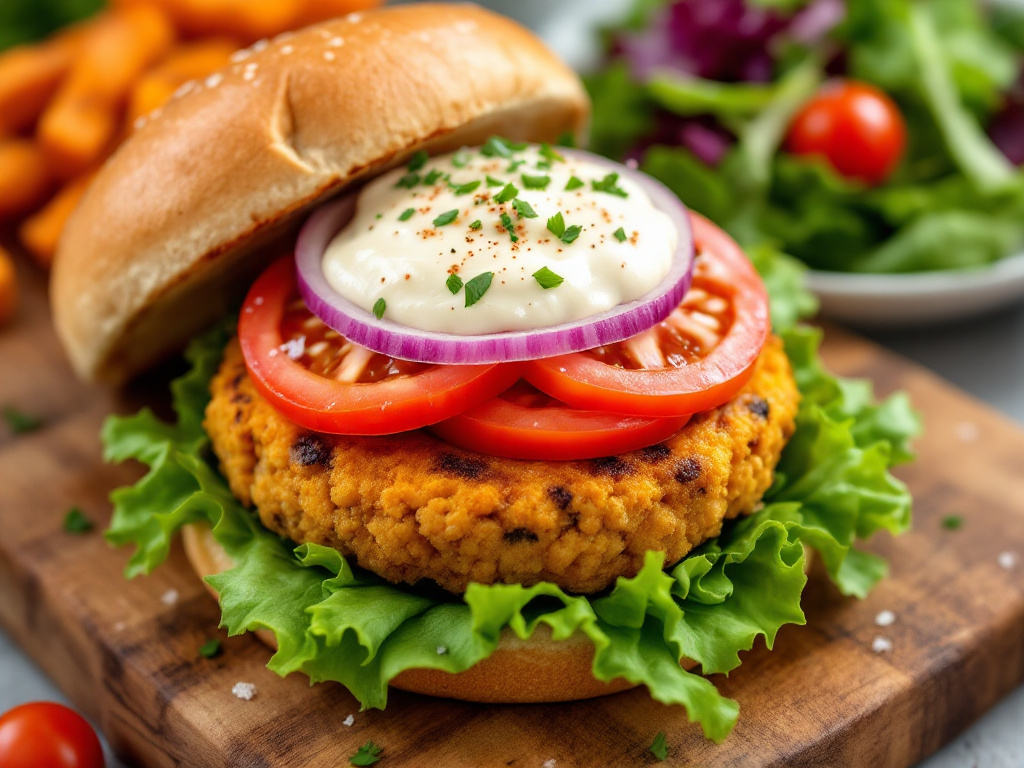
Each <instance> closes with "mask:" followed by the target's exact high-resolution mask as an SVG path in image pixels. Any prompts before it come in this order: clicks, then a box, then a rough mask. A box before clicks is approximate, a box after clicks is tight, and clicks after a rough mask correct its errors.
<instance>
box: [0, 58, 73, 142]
mask: <svg viewBox="0 0 1024 768" xmlns="http://www.w3.org/2000/svg"><path fill="white" fill-rule="evenodd" d="M70 67H71V49H70V48H69V47H68V46H63V45H41V46H27V45H26V46H20V47H18V48H13V49H11V50H9V51H7V52H6V53H4V54H3V55H2V56H0V130H3V131H5V132H10V133H14V132H16V131H22V130H25V129H26V128H29V127H31V125H32V124H33V123H34V122H35V121H36V120H37V119H38V118H39V115H41V114H42V113H43V110H44V109H45V108H46V105H47V103H48V102H49V101H50V98H51V97H52V96H53V94H54V93H56V91H57V88H59V87H60V84H61V81H62V80H63V79H64V75H66V74H67V71H68V69H69V68H70Z"/></svg>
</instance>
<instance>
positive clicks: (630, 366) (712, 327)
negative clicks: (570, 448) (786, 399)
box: [523, 214, 769, 418]
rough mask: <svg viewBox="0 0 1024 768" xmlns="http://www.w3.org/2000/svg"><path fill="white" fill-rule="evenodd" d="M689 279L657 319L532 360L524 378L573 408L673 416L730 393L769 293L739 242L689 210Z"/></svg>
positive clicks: (755, 351)
mask: <svg viewBox="0 0 1024 768" xmlns="http://www.w3.org/2000/svg"><path fill="white" fill-rule="evenodd" d="M691 221H692V224H693V230H694V239H695V241H696V246H697V262H696V265H695V267H694V278H693V286H692V287H691V289H690V290H689V292H687V294H686V296H685V297H683V302H682V304H680V306H679V308H678V309H676V311H675V312H673V313H672V315H670V316H669V318H668V319H666V320H665V321H664V322H662V323H659V324H658V325H656V326H654V327H653V328H651V329H649V330H647V331H644V332H643V333H641V334H639V335H637V336H634V337H632V338H629V339H626V340H625V341H620V342H618V343H616V344H610V345H608V346H606V347H599V348H597V349H592V350H589V351H587V352H578V353H575V354H571V355H562V356H560V357H552V358H546V359H543V360H532V361H530V362H529V363H527V364H526V367H525V368H524V369H523V375H524V377H525V378H526V380H527V381H529V382H530V383H531V384H533V385H534V386H535V387H537V388H538V389H540V390H541V391H543V392H546V393H547V394H549V395H551V396H552V397H554V398H557V399H558V400H561V401H562V402H565V403H568V404H569V405H571V406H573V407H575V408H582V409H587V410H597V411H607V412H611V413H628V414H633V415H636V416H653V417H661V418H666V417H673V416H681V415H684V414H692V413H698V412H700V411H706V410H708V409H710V408H715V407H717V406H719V405H721V404H722V403H724V402H727V401H728V400H730V399H731V398H732V397H733V395H735V394H736V392H738V391H739V390H740V388H741V387H742V386H743V385H744V384H745V383H746V382H747V380H748V379H749V378H750V376H751V374H752V373H753V367H754V363H755V362H756V361H757V358H758V356H759V355H760V354H761V349H762V348H763V347H764V343H765V340H766V339H767V337H768V329H769V317H768V294H767V291H766V290H765V287H764V283H763V282H761V278H760V276H759V275H758V274H757V271H756V270H755V269H754V267H753V265H752V264H751V263H750V261H749V260H748V259H747V257H746V256H745V255H744V254H743V252H742V251H741V250H740V247H739V246H738V245H736V243H735V242H734V241H733V240H732V239H731V238H730V237H729V236H728V235H727V234H725V233H724V232H723V231H722V230H721V229H719V228H718V227H716V226H715V225H714V224H712V223H711V222H709V221H708V220H707V219H705V218H703V217H701V216H698V215H696V214H691Z"/></svg>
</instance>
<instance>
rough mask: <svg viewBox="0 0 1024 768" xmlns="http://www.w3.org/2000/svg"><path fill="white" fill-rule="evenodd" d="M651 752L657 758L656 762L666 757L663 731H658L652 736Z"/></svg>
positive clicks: (666, 745)
mask: <svg viewBox="0 0 1024 768" xmlns="http://www.w3.org/2000/svg"><path fill="white" fill-rule="evenodd" d="M650 749H651V754H652V755H654V756H655V757H656V758H658V762H659V763H660V762H663V761H664V760H665V758H667V757H668V742H667V741H666V740H665V732H664V731H658V735H657V736H655V737H654V741H652V742H651V747H650Z"/></svg>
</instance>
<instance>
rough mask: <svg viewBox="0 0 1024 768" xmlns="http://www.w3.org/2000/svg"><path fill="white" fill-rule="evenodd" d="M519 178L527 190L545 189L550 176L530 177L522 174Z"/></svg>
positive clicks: (549, 181)
mask: <svg viewBox="0 0 1024 768" xmlns="http://www.w3.org/2000/svg"><path fill="white" fill-rule="evenodd" d="M521 178H522V180H523V186H524V187H526V188H527V189H547V188H548V184H550V183H551V177H550V176H532V175H530V174H529V173H524V174H523V175H522V176H521Z"/></svg>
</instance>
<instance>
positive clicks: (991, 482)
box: [0, 273, 1024, 768]
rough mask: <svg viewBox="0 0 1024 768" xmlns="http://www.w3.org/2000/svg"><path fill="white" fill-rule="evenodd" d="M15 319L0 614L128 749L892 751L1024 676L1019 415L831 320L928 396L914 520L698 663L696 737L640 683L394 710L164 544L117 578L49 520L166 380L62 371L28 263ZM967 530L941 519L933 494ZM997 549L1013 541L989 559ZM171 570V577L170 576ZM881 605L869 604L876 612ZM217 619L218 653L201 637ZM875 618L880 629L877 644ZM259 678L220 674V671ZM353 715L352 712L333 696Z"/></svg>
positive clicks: (301, 757) (830, 345)
mask: <svg viewBox="0 0 1024 768" xmlns="http://www.w3.org/2000/svg"><path fill="white" fill-rule="evenodd" d="M25 278H26V279H25V280H23V285H26V286H27V287H28V288H29V290H28V296H26V297H25V298H26V301H25V302H24V306H23V309H22V312H21V314H20V317H19V319H18V322H17V324H16V325H15V326H14V327H12V328H9V329H7V330H4V331H3V332H0V405H15V406H17V407H18V408H21V409H23V410H25V411H26V412H30V413H32V414H36V415H39V416H42V417H43V418H45V419H46V426H45V427H44V428H43V429H41V430H39V431H37V432H34V433H32V434H28V435H23V436H20V437H14V436H12V435H10V434H9V433H8V432H6V431H4V430H3V428H2V427H0V531H2V534H0V623H2V624H3V626H4V628H5V629H6V630H7V631H8V632H9V633H10V634H11V635H12V636H13V637H14V638H15V639H16V640H17V641H18V642H19V643H20V644H21V645H22V646H23V647H24V648H25V650H26V651H27V652H28V653H29V654H30V655H31V656H32V657H33V658H34V659H35V660H36V661H37V662H38V663H39V664H40V665H41V666H42V668H43V669H44V670H45V671H46V672H47V673H48V674H49V675H50V676H51V677H52V678H53V679H54V680H55V681H56V682H57V683H58V685H60V686H61V688H63V689H64V690H65V691H66V693H67V694H68V696H69V697H70V698H71V700H72V701H73V702H74V703H75V704H76V705H77V706H78V707H80V708H81V709H82V710H84V711H85V712H87V713H88V714H89V715H90V716H92V717H94V718H95V719H96V720H97V721H98V722H99V723H100V724H101V726H102V728H103V730H104V731H105V732H106V734H107V736H108V737H109V738H110V741H111V743H112V745H113V747H114V749H115V750H117V751H118V752H119V753H120V754H121V755H123V756H124V758H125V759H126V760H127V761H128V762H129V763H132V764H137V765H139V766H146V767H147V768H148V767H150V766H153V767H156V766H178V765H182V766H243V767H245V768H258V767H259V766H321V765H322V766H342V765H347V764H348V756H349V755H351V754H352V753H353V752H354V751H355V749H356V748H357V747H358V746H359V745H361V744H363V743H365V742H366V741H368V740H373V741H374V742H376V743H377V744H379V745H381V746H383V748H384V759H383V760H382V762H381V763H380V764H379V765H380V766H381V768H390V767H391V766H490V765H495V766H516V767H517V768H519V767H527V768H532V767H534V766H536V767H537V768H539V767H540V766H541V765H543V764H544V763H545V762H546V761H548V760H552V759H553V760H555V761H556V763H555V764H556V765H557V768H569V767H570V766H620V765H621V766H634V765H648V764H653V763H654V758H653V757H652V756H651V754H650V753H649V752H648V751H647V748H648V746H649V745H650V743H651V740H652V739H653V737H654V735H655V734H656V733H657V732H658V731H659V730H663V731H665V733H666V735H667V737H668V743H669V745H670V755H669V760H668V761H667V764H669V765H678V766H745V767H748V768H749V767H754V768H767V767H768V766H780V767H781V766H815V768H820V767H821V766H877V767H879V768H883V767H891V768H903V767H904V766H909V765H912V764H913V763H915V762H917V761H918V760H920V759H921V758H923V757H925V756H926V755H928V754H930V753H931V752H933V751H934V750H936V749H937V748H938V747H939V746H940V745H942V744H943V743H944V742H945V741H947V740H948V739H950V738H951V737H952V736H953V735H955V734H956V733H957V732H959V731H960V730H962V729H963V728H964V727H966V726H967V725H968V724H969V723H970V722H971V721H972V720H974V719H975V718H977V717H978V716H979V715H980V714H981V713H983V712H984V711H985V710H986V709H988V708H989V707H990V706H991V705H992V704H993V703H995V701H996V700H998V699H999V698H1000V697H1001V696H1003V695H1004V694H1006V693H1007V692H1008V691H1010V690H1011V689H1012V688H1013V687H1014V686H1015V685H1017V684H1018V683H1019V682H1020V681H1021V679H1022V678H1024V471H1022V470H1024V458H1022V457H1024V433H1022V432H1021V431H1019V430H1018V429H1016V428H1015V427H1013V426H1011V425H1010V424H1009V423H1007V421H1006V420H1004V419H1003V418H1002V417H1000V416H999V415H998V414H996V413H994V412H993V411H991V410H989V409H987V408H986V407H984V406H982V405H980V404H978V403H976V402H974V401H972V400H971V399H969V398H968V397H967V396H965V395H963V394H962V393H960V392H957V391H956V390H954V389H952V388H951V387H949V386H948V385H946V384H944V383H943V382H941V381H939V380H938V379H936V378H935V377H934V376H932V375H930V374H928V373H927V372H925V371H923V370H921V369H919V368H916V367H914V366H912V365H910V364H909V363H907V362H905V361H903V360H900V359H897V358H895V357H893V356H891V355H889V354H886V353H885V352H883V351H881V350H880V349H878V348H877V347H874V346H871V345H870V344H868V343H866V342H864V341H862V340H860V339H857V338H854V337H851V336H849V335H846V334H844V333H842V332H839V331H832V330H830V332H829V337H828V341H827V345H826V350H825V351H826V358H827V360H828V362H829V364H830V366H831V367H832V368H833V369H834V370H836V371H838V372H841V373H844V374H852V375H859V376H869V377H871V378H873V379H875V381H876V382H877V384H878V386H879V389H880V391H881V392H883V393H885V392H889V391H892V390H893V389H896V388H906V389H908V390H910V392H911V395H912V397H913V399H914V402H915V405H916V406H917V407H918V408H919V409H920V410H921V411H923V413H924V414H925V420H926V428H927V435H926V437H925V438H924V439H923V440H921V441H920V442H919V444H918V449H919V453H920V458H919V460H918V462H917V463H916V464H914V465H913V466H911V467H909V468H907V469H904V470H902V471H901V473H900V474H901V475H902V477H903V478H904V479H905V480H906V481H907V482H908V483H909V484H910V486H911V488H912V489H913V492H914V495H915V498H916V509H915V519H916V521H915V529H914V531H913V532H912V533H910V534H909V535H907V536H903V537H901V538H899V539H892V538H889V537H885V536H883V537H879V538H878V539H876V540H875V541H874V542H872V544H871V546H870V549H871V550H872V551H875V552H878V553H881V554H882V555H884V556H886V557H887V558H889V560H890V561H891V563H892V576H891V578H889V579H888V580H886V581H885V582H883V583H882V584H881V585H880V586H879V587H878V588H877V589H876V590H875V591H874V593H872V595H871V596H870V597H869V598H868V599H867V600H864V601H856V600H847V599H844V598H842V597H840V596H839V595H838V593H837V592H836V591H835V590H834V588H832V587H831V586H830V585H829V584H828V583H827V582H826V581H825V580H824V579H822V578H821V577H820V576H813V575H812V579H811V583H810V584H809V586H808V590H807V593H806V598H805V608H806V611H807V617H808V626H806V627H787V628H785V629H783V630H782V632H781V633H780V634H779V637H778V641H777V644H776V647H775V650H774V651H773V652H771V653H768V652H766V651H765V650H764V648H763V647H758V648H756V649H755V650H754V651H752V652H750V653H748V654H746V657H745V660H744V663H743V666H742V667H741V668H740V669H739V670H737V671H736V672H734V673H733V674H732V675H731V676H730V677H729V678H725V677H723V676H717V677H715V678H713V679H714V682H715V683H716V684H717V685H718V686H719V688H720V689H721V690H722V692H723V693H725V694H726V695H728V696H732V697H734V698H736V699H737V700H738V701H739V702H740V706H741V715H740V722H739V725H738V726H737V728H736V730H735V732H734V733H733V734H732V736H730V737H729V739H728V740H727V741H726V742H725V743H724V744H723V745H721V746H715V745H714V744H711V743H709V742H706V741H704V740H703V738H702V737H701V735H700V731H699V728H697V727H696V726H694V725H692V724H689V723H688V722H687V719H686V714H685V712H684V711H683V710H682V709H680V708H673V707H666V706H663V705H660V704H657V703H655V702H653V701H651V700H650V698H648V696H647V694H646V693H645V692H644V691H643V689H640V690H636V691H631V692H627V693H622V694H617V695H614V696H609V697H605V698H603V699H596V700H592V701H586V702H577V703H572V704H558V705H519V706H481V705H476V704H466V703H461V702H454V701H447V700H439V699H429V698H425V697H422V696H416V695H413V694H405V693H401V692H397V691H395V692H393V693H392V696H391V701H390V703H389V706H388V709H387V711H384V712H380V711H368V712H364V713H359V712H358V706H357V704H356V703H355V701H354V700H353V699H352V697H351V696H349V695H348V694H347V693H346V692H345V691H344V690H343V689H342V688H341V687H340V686H336V685H318V686H314V687H310V686H309V685H308V682H307V680H306V678H304V677H302V676H298V675H295V676H292V677H290V678H287V679H280V678H278V677H276V676H275V675H274V674H272V673H271V672H269V671H267V670H266V669H265V668H264V665H265V663H266V661H267V659H268V657H269V652H268V651H267V650H266V649H265V648H264V647H263V646H262V645H260V644H259V643H258V642H256V641H255V640H254V639H252V638H251V637H248V636H243V637H238V638H231V639H226V638H223V633H221V632H218V630H217V622H218V610H217V608H216V606H215V604H214V603H213V602H212V601H211V600H210V598H209V597H208V596H207V594H206V593H205V592H204V591H203V589H202V587H201V586H200V584H199V582H198V581H197V580H196V579H195V578H194V577H193V576H192V575H191V572H190V570H189V568H188V566H187V564H186V563H185V561H184V558H183V556H182V553H181V551H180V548H176V549H175V551H174V552H173V554H172V557H171V559H170V561H169V562H168V563H167V564H166V565H165V566H164V567H162V568H160V569H159V570H158V571H157V572H156V573H154V574H153V575H152V576H149V577H145V578H140V579H136V580H134V581H132V582H125V581H124V580H123V579H122V576H121V571H122V568H123V567H124V564H125V561H126V559H127V556H128V553H127V552H126V551H118V550H112V549H110V548H109V547H108V546H107V545H106V544H105V543H104V541H103V539H102V537H101V536H100V534H99V532H98V530H99V528H98V529H97V531H94V532H92V533H89V534H86V535H77V536H76V535H72V534H69V533H66V532H64V531H63V530H62V526H61V523H62V520H63V517H64V514H65V512H66V511H67V510H68V508H70V507H72V506H78V507H80V508H81V509H82V510H83V511H84V512H85V513H86V514H87V516H88V517H90V518H91V519H92V520H93V521H95V522H96V523H97V525H98V527H102V526H103V525H104V524H105V523H106V520H107V517H108V515H109V504H108V502H107V494H108V493H109V491H110V490H111V489H112V488H114V487H116V486H118V485H122V484H124V483H129V482H133V481H134V480H135V479H136V478H137V477H138V476H139V474H140V472H141V469H140V468H139V467H110V466H106V465H104V464H103V463H102V462H101V460H100V446H99V441H98V437H97V434H98V431H99V427H100V423H101V421H102V420H103V418H104V416H105V415H106V414H107V413H109V412H110V411H111V410H120V411H129V410H132V409H134V408H135V407H136V406H137V405H138V403H139V402H140V401H141V400H148V399H151V397H152V395H153V393H154V392H157V391H159V390H160V388H161V387H163V386H164V384H165V378H166V373H167V372H165V377H164V378H161V377H159V376H156V377H154V379H153V380H151V381H150V382H149V385H148V389H147V387H146V386H142V387H140V388H138V389H136V390H133V391H132V392H131V393H128V394H126V395H120V396H117V397H116V398H115V396H114V395H112V394H110V393H108V392H105V391H103V390H101V389H97V388H88V387H84V386H82V385H81V384H79V383H78V382H76V381H75V380H74V378H73V376H72V374H71V371H70V369H69V367H68V365H67V364H66V363H65V361H64V359H63V355H62V353H61V351H60V348H59V345H58V344H57V342H56V340H55V339H54V337H53V335H52V333H51V331H50V328H49V324H48V317H47V310H46V307H45V299H44V281H43V279H42V276H41V275H38V274H36V273H32V274H28V275H25ZM953 514H956V515H960V516H962V517H963V519H964V525H963V528H962V529H961V530H958V531H950V530H946V529H945V528H943V526H942V524H941V521H942V519H943V518H944V517H946V516H947V515H953ZM1004 552H1016V553H1019V554H1020V555H1022V559H1021V562H1020V563H1019V564H1017V565H1015V566H1014V567H1011V568H1005V567H1003V566H1002V565H1000V562H999V556H1000V554H1001V553H1004ZM170 590H175V591H176V593H177V598H178V599H177V601H176V602H174V603H173V604H168V603H170V602H171V601H170V600H169V599H168V600H167V601H166V602H165V600H164V599H163V598H164V597H167V596H168V592H169V591H170ZM882 610H890V611H893V612H894V613H895V615H896V621H895V623H894V624H892V625H891V626H889V627H885V628H880V627H879V626H877V625H876V623H875V616H876V615H877V614H878V613H879V612H880V611H882ZM214 636H219V637H221V638H222V639H224V653H223V654H222V655H221V656H219V657H217V658H214V659H205V658H202V657H201V656H200V655H199V654H198V648H199V646H200V645H201V644H202V643H203V642H204V641H205V640H207V639H208V638H210V637H214ZM879 636H884V637H886V638H888V639H890V640H891V641H892V650H890V651H888V652H884V653H876V652H874V651H873V650H872V642H873V641H874V640H875V638H876V637H879ZM240 681H243V682H251V683H254V684H255V685H256V687H257V690H258V693H257V695H256V697H255V698H254V699H253V700H252V701H249V702H246V701H241V700H239V699H237V698H235V697H234V696H233V695H232V693H231V688H232V686H233V685H234V684H235V683H236V682H240ZM350 714H353V715H355V722H354V724H353V725H352V726H350V727H349V726H345V725H344V724H343V720H344V719H345V718H346V717H347V716H348V715H350Z"/></svg>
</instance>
